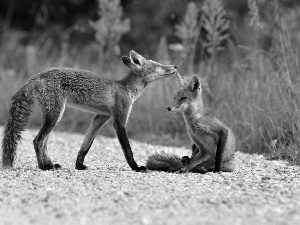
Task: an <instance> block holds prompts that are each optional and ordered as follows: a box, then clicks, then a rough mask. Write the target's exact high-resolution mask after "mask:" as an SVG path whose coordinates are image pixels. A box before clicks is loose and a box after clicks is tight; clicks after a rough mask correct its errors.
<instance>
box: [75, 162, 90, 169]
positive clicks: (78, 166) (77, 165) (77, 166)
mask: <svg viewBox="0 0 300 225" xmlns="http://www.w3.org/2000/svg"><path fill="white" fill-rule="evenodd" d="M75 169H76V170H87V169H88V167H87V166H86V165H83V164H79V163H76V166H75Z"/></svg>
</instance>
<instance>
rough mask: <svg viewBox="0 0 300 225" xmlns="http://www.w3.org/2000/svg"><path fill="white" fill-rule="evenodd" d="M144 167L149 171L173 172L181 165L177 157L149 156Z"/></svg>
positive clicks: (164, 155) (165, 155)
mask: <svg viewBox="0 0 300 225" xmlns="http://www.w3.org/2000/svg"><path fill="white" fill-rule="evenodd" d="M146 167H147V169H149V170H158V171H168V172H175V171H179V170H180V169H181V168H182V167H183V163H182V161H181V158H180V157H179V156H177V155H168V154H162V155H159V154H153V155H150V156H149V158H148V160H147V162H146Z"/></svg>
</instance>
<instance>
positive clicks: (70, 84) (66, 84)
mask: <svg viewBox="0 0 300 225" xmlns="http://www.w3.org/2000/svg"><path fill="white" fill-rule="evenodd" d="M34 79H36V80H37V82H36V83H37V85H36V87H37V90H38V92H40V93H41V94H42V95H43V96H46V97H47V95H50V94H51V93H55V94H56V95H57V96H59V97H61V98H65V99H66V102H67V104H68V105H71V106H75V107H78V108H81V109H83V110H88V111H98V110H100V111H103V112H107V113H108V111H109V110H110V109H109V108H110V106H112V105H113V104H114V93H115V92H116V91H117V89H119V88H120V87H119V86H118V84H117V83H115V82H114V81H112V80H109V79H106V78H101V77H99V76H97V75H95V74H94V73H92V72H90V71H86V70H81V69H71V68H52V69H49V70H47V71H45V72H43V73H40V74H38V75H37V76H36V77H35V78H34ZM49 99H51V97H49Z"/></svg>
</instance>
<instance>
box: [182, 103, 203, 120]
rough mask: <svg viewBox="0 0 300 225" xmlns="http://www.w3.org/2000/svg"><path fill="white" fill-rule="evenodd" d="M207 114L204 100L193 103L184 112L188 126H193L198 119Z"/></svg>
mask: <svg viewBox="0 0 300 225" xmlns="http://www.w3.org/2000/svg"><path fill="white" fill-rule="evenodd" d="M204 113H205V109H204V106H203V102H202V98H200V99H199V100H198V101H195V102H191V104H190V105H189V106H188V108H187V109H186V110H185V111H183V112H182V114H183V117H184V119H185V122H186V124H187V125H192V124H194V123H195V121H196V120H197V119H199V118H200V117H202V116H203V115H204Z"/></svg>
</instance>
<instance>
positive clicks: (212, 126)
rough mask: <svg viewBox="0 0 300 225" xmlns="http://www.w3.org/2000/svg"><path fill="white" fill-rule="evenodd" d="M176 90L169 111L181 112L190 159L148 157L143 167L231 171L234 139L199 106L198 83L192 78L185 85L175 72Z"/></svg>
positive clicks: (227, 129)
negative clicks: (190, 154)
mask: <svg viewBox="0 0 300 225" xmlns="http://www.w3.org/2000/svg"><path fill="white" fill-rule="evenodd" d="M177 83H178V87H179V90H178V92H177V93H176V95H175V97H174V102H173V105H172V106H171V107H169V108H168V110H169V111H172V112H178V111H181V112H182V114H183V117H184V120H185V123H186V125H187V127H188V132H189V135H190V138H191V139H192V141H193V142H194V145H193V149H192V150H193V153H192V156H191V158H189V157H188V156H184V157H183V158H180V157H178V156H175V155H159V154H154V155H151V156H150V157H149V159H148V161H147V164H146V167H147V168H148V169H150V170H161V171H181V172H188V171H191V172H205V171H215V172H219V171H224V172H233V171H234V169H235V163H234V152H235V138H234V135H233V132H232V131H231V130H230V129H229V128H228V127H226V126H225V125H224V124H223V123H222V122H221V121H219V120H218V119H216V118H215V117H213V116H211V115H209V114H208V113H207V112H206V111H205V109H204V106H203V101H202V89H201V83H200V81H199V79H198V77H197V76H194V77H193V78H192V80H191V81H190V82H189V83H188V82H186V81H185V80H183V79H182V78H181V76H180V74H179V73H177Z"/></svg>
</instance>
